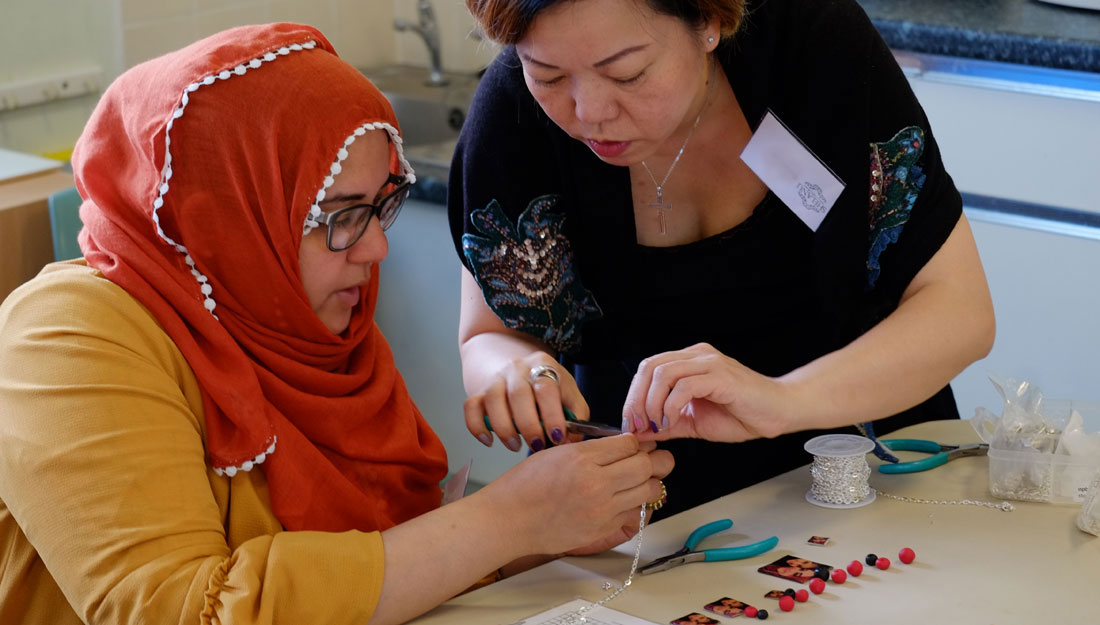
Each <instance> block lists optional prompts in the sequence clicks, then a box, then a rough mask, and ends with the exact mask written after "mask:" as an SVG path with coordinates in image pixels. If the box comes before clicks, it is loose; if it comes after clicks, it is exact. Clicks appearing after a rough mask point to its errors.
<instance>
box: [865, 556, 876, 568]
mask: <svg viewBox="0 0 1100 625" xmlns="http://www.w3.org/2000/svg"><path fill="white" fill-rule="evenodd" d="M863 561H864V562H866V563H867V564H868V565H869V566H874V565H875V562H876V561H878V556H876V555H875V554H873V553H869V554H867V557H866V558H864V560H863Z"/></svg>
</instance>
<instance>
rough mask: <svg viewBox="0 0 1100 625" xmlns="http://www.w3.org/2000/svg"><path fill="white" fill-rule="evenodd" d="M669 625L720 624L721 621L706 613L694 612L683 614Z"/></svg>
mask: <svg viewBox="0 0 1100 625" xmlns="http://www.w3.org/2000/svg"><path fill="white" fill-rule="evenodd" d="M669 625H720V622H719V621H717V620H715V619H712V618H711V617H709V616H707V615H706V614H699V613H698V612H692V613H691V614H685V615H684V616H681V617H680V618H678V619H676V620H675V621H669Z"/></svg>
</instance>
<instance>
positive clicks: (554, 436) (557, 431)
mask: <svg viewBox="0 0 1100 625" xmlns="http://www.w3.org/2000/svg"><path fill="white" fill-rule="evenodd" d="M563 438H565V434H563V433H562V431H561V428H554V429H553V430H552V431H551V432H550V440H552V441H554V444H555V445H556V444H558V443H560V442H561V439H563Z"/></svg>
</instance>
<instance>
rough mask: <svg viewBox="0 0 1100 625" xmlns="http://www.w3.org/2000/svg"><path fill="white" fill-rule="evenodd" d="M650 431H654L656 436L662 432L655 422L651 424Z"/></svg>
mask: <svg viewBox="0 0 1100 625" xmlns="http://www.w3.org/2000/svg"><path fill="white" fill-rule="evenodd" d="M649 429H650V430H652V431H653V433H654V434H656V433H657V432H659V431H660V430H658V429H657V424H656V423H654V422H653V421H650V422H649Z"/></svg>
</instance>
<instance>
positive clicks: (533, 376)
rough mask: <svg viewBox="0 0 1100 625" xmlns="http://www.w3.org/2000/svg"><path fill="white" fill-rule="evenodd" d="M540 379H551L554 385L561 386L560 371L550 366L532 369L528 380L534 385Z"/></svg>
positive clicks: (539, 366)
mask: <svg viewBox="0 0 1100 625" xmlns="http://www.w3.org/2000/svg"><path fill="white" fill-rule="evenodd" d="M539 378H550V379H551V380H553V381H554V384H559V385H560V384H561V382H560V381H558V370H557V369H555V368H554V367H551V366H550V365H538V366H537V367H531V372H530V373H528V374H527V379H528V380H529V381H530V382H531V384H534V383H535V381H536V380H538V379H539Z"/></svg>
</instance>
